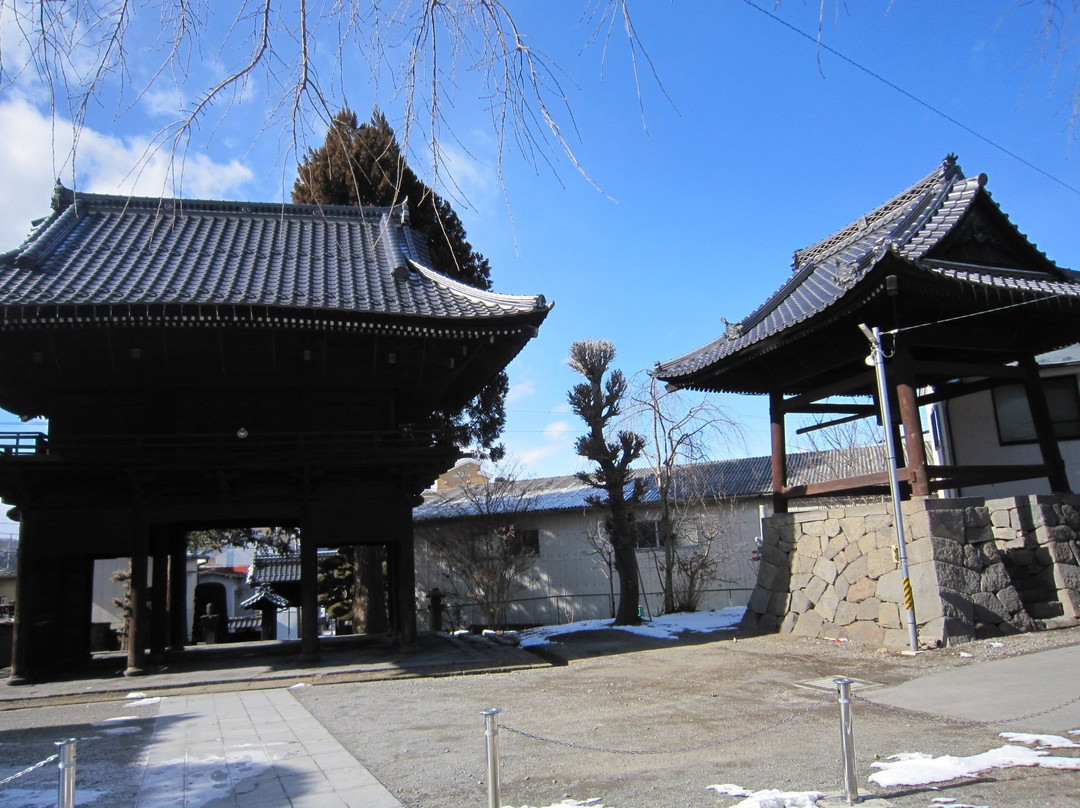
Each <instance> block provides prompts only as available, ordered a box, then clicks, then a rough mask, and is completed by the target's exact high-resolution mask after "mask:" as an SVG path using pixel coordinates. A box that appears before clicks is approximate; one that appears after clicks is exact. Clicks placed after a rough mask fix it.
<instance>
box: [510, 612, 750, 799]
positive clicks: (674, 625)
mask: <svg viewBox="0 0 1080 808" xmlns="http://www.w3.org/2000/svg"><path fill="white" fill-rule="evenodd" d="M745 611H746V609H745V608H744V607H742V606H731V607H729V608H727V609H719V610H718V611H711V612H680V613H677V614H665V615H661V616H660V617H654V618H653V619H652V620H646V621H644V622H643V623H642V624H641V625H639V626H614V625H612V624H611V620H581V621H578V622H577V623H566V624H565V625H561V626H540V627H538V628H530V629H527V630H525V631H522V632H521V633H520V635H519V637H520V641H521V645H522V646H523V647H527V646H535V645H543V644H545V643H547V642H550V641H551V640H552V639H553V638H555V637H558V636H560V635H562V634H575V633H577V632H579V631H598V630H601V629H608V628H610V629H616V630H618V631H627V632H630V633H631V634H638V635H640V636H643V637H655V638H657V639H662V640H673V639H676V638H677V637H678V636H679V635H681V634H685V633H708V632H711V631H730V630H734V629H735V628H736V626H738V625H739V622H740V621H741V620H742V618H743V614H744V613H745ZM571 804H572V803H571Z"/></svg>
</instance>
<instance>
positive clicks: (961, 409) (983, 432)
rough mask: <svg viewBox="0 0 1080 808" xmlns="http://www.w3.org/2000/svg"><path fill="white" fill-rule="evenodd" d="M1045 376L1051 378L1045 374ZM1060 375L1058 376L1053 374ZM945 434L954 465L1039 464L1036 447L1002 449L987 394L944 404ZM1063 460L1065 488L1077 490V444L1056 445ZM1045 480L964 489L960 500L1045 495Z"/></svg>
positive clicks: (1079, 451)
mask: <svg viewBox="0 0 1080 808" xmlns="http://www.w3.org/2000/svg"><path fill="white" fill-rule="evenodd" d="M1047 375H1048V376H1049V375H1051V374H1047ZM1057 375H1060V374H1057ZM948 419H949V432H950V436H951V439H952V451H953V460H954V462H955V463H956V464H957V465H972V466H974V465H984V464H985V465H1010V464H1012V465H1028V464H1038V463H1042V454H1041V453H1040V452H1039V445H1038V444H1037V443H1024V444H1018V445H1011V446H1002V445H1001V443H1000V442H999V440H998V432H997V421H996V420H995V417H994V402H993V397H992V395H991V394H990V393H989V392H984V393H977V394H975V395H970V396H961V397H960V398H955V399H953V400H952V401H950V402H948ZM1058 445H1059V446H1060V447H1061V455H1062V458H1063V459H1064V460H1065V470H1066V472H1067V474H1068V476H1069V486H1070V488H1072V490H1073V491H1077V490H1080V488H1078V487H1077V486H1080V440H1065V441H1061V442H1060V443H1059V444H1058ZM1049 493H1050V485H1049V484H1048V483H1047V481H1046V478H1045V477H1043V478H1040V479H1033V480H1017V481H1015V482H1006V483H997V484H994V485H977V486H968V487H966V488H964V489H963V490H962V491H961V494H962V495H963V496H979V497H985V498H987V499H998V498H1001V497H1007V496H1019V495H1021V494H1049Z"/></svg>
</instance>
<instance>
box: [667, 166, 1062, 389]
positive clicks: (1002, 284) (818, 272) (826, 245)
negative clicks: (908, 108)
mask: <svg viewBox="0 0 1080 808" xmlns="http://www.w3.org/2000/svg"><path fill="white" fill-rule="evenodd" d="M985 183H986V175H979V176H977V177H972V178H966V177H964V175H963V173H962V172H961V170H960V167H959V166H958V165H957V163H956V158H955V156H953V155H949V156H948V157H947V158H946V159H945V160H944V161H943V162H942V163H941V165H940V166H938V167H937V168H936V169H935V170H934V171H932V172H931V173H930V174H928V175H927V176H926V177H924V178H923V179H921V180H920V181H919V182H917V183H915V184H914V185H912V186H911V187H910V188H908V189H906V190H905V191H903V192H902V193H900V194H898V195H897V196H895V197H893V198H892V199H890V200H889V201H888V202H886V203H885V204H884V205H881V206H880V207H878V208H876V209H875V210H873V211H871V212H870V213H868V214H866V215H864V216H861V217H859V219H857V220H856V221H855V222H852V223H851V224H849V225H848V226H847V227H845V228H843V229H841V230H839V231H837V232H836V233H834V234H832V235H831V236H829V237H828V238H826V239H824V240H823V241H820V242H818V243H817V244H815V245H813V246H811V247H808V248H806V249H803V250H798V251H797V252H796V253H795V257H794V261H793V264H792V275H791V276H790V277H789V278H788V280H787V281H785V283H784V284H783V286H781V287H780V289H779V290H777V291H776V292H775V293H774V294H773V295H772V296H771V297H769V299H768V300H766V301H765V302H764V303H763V304H762V305H761V306H759V307H758V308H757V309H756V310H755V311H754V312H752V313H751V314H750V315H749V316H747V317H746V318H744V319H743V320H741V321H739V322H737V323H728V322H727V321H726V320H724V323H725V324H726V326H727V329H726V332H725V333H724V334H723V335H721V336H720V337H718V338H717V339H715V340H713V341H712V342H709V343H707V344H705V345H703V346H701V347H699V348H697V349H695V350H693V351H690V352H689V353H686V354H684V355H683V356H680V357H677V358H675V359H672V360H669V361H667V362H660V363H657V365H656V367H655V369H654V370H653V371H652V373H653V375H655V376H657V377H658V378H660V379H665V380H673V381H676V382H677V381H678V380H679V379H680V378H681V377H684V376H687V375H690V374H693V373H695V372H697V371H699V370H701V369H703V368H706V367H708V366H710V365H712V364H713V363H714V362H717V361H719V360H721V359H724V358H725V357H728V356H732V355H733V354H737V353H739V352H740V351H742V350H744V349H746V348H749V347H751V346H753V345H757V344H760V343H762V342H763V341H765V340H767V339H769V338H770V337H774V336H776V335H778V334H780V333H781V332H783V331H785V330H787V329H789V328H791V327H792V326H795V325H797V324H799V323H802V322H804V321H806V320H808V319H810V318H812V317H816V316H817V315H819V314H821V313H823V312H825V311H826V310H827V309H829V308H830V307H832V306H834V305H835V304H837V303H838V302H839V301H840V300H841V299H842V298H844V296H845V295H846V294H847V293H848V292H849V291H850V290H851V289H852V288H853V287H854V286H855V285H856V284H857V283H858V282H859V281H860V280H862V278H864V277H865V276H866V275H867V274H868V273H869V272H870V270H871V269H872V268H873V267H874V266H875V265H876V264H877V263H878V261H879V260H880V259H882V258H883V257H884V256H885V255H886V254H887V253H891V254H893V255H895V256H899V257H900V258H902V259H905V260H906V261H908V262H910V263H911V266H912V267H913V268H915V269H921V270H924V271H926V272H928V273H933V274H937V275H939V276H941V277H947V278H950V279H953V280H956V281H960V282H962V283H965V284H968V285H972V286H980V287H986V288H998V289H1008V290H1013V291H1021V292H1024V291H1026V292H1036V293H1042V294H1046V295H1055V296H1063V295H1064V296H1071V297H1077V298H1080V282H1078V278H1080V276H1078V275H1077V274H1076V273H1073V272H1070V271H1067V270H1063V269H1060V268H1058V267H1056V266H1055V265H1054V264H1053V263H1052V262H1051V261H1050V260H1049V259H1047V258H1046V256H1045V255H1043V254H1042V253H1040V252H1038V250H1037V249H1036V248H1035V247H1034V245H1031V244H1030V242H1028V241H1027V240H1026V239H1024V240H1025V242H1026V243H1027V244H1028V246H1029V248H1030V249H1031V250H1032V251H1033V252H1034V253H1035V254H1037V255H1038V256H1039V257H1040V262H1041V263H1042V264H1043V266H1042V267H1040V268H1038V270H1036V271H1029V270H1023V271H1017V270H1012V269H1008V268H998V269H994V268H990V267H987V268H974V267H971V266H958V265H955V264H953V265H950V264H949V263H947V262H944V261H940V260H938V261H935V260H934V259H933V258H932V257H929V256H928V253H930V252H931V251H932V250H933V248H934V247H936V246H937V245H939V244H940V243H941V242H942V240H943V239H945V238H946V236H948V235H949V234H950V233H951V232H952V231H953V229H954V228H955V227H956V226H957V225H958V224H959V223H960V221H961V219H963V217H964V216H965V214H967V212H968V211H969V210H970V209H971V207H972V205H973V204H974V203H975V200H976V199H977V198H980V197H985V199H987V200H989V201H990V204H992V205H994V208H995V209H997V210H998V211H999V212H1000V209H999V208H997V206H996V204H995V203H993V201H992V200H990V198H989V195H988V194H987V193H986V191H985V188H984V185H985ZM1001 215H1002V216H1003V217H1004V214H1003V213H1002V214H1001ZM1005 218H1006V219H1007V217H1005ZM1010 226H1011V225H1010ZM1014 230H1015V228H1014ZM1016 232H1017V234H1018V235H1019V236H1020V238H1024V237H1023V236H1022V235H1021V234H1019V231H1016Z"/></svg>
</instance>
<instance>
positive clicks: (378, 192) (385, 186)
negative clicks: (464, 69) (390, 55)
mask: <svg viewBox="0 0 1080 808" xmlns="http://www.w3.org/2000/svg"><path fill="white" fill-rule="evenodd" d="M292 201H293V202H297V203H301V204H319V205H372V206H378V207H386V206H389V205H395V204H400V203H405V204H407V205H408V210H409V225H410V226H411V227H412V228H413V229H414V230H416V231H417V232H418V233H420V234H421V235H422V236H423V238H424V239H425V240H426V243H427V248H428V253H429V255H430V257H431V264H432V269H434V270H436V271H437V272H441V273H442V274H444V275H447V276H449V277H451V278H454V279H455V280H458V281H461V282H462V283H466V284H468V285H469V286H474V287H476V288H478V289H488V288H490V286H491V281H490V279H489V277H488V276H489V273H490V267H489V266H488V262H487V259H486V258H484V256H483V255H481V254H480V253H478V252H476V251H475V250H474V249H473V248H472V245H471V244H470V243H469V241H468V239H467V238H466V233H465V226H464V225H463V224H462V223H461V219H459V218H458V215H457V213H455V212H454V210H453V208H452V207H451V206H450V203H449V202H447V201H446V200H445V199H443V198H442V197H440V196H439V195H438V194H437V193H435V192H434V191H433V190H432V189H431V188H429V187H428V186H427V185H425V184H424V183H423V182H421V181H420V179H419V178H418V177H417V176H416V174H415V173H414V172H413V170H412V169H411V168H409V166H408V164H407V163H406V161H405V157H404V156H403V155H402V153H401V147H400V146H399V144H398V141H397V137H396V135H395V134H394V130H393V128H392V127H391V126H390V124H389V123H388V122H387V120H386V118H385V116H383V114H382V113H381V112H379V110H377V109H376V110H375V111H374V112H372V115H371V121H370V122H369V123H365V124H361V123H359V122H358V121H357V117H356V113H354V112H353V111H352V110H350V109H348V108H346V109H343V110H341V111H340V112H339V113H338V114H337V115H335V116H334V119H333V121H332V122H331V124H330V128H329V130H327V133H326V140H325V142H324V143H323V145H322V146H320V147H319V148H317V149H309V150H308V153H307V154H306V155H305V156H304V159H303V161H302V162H301V163H300V166H299V167H298V170H297V178H296V182H295V183H294V184H293V192H292ZM508 389H509V381H508V379H507V377H506V374H505V373H499V374H498V376H496V377H495V378H494V379H492V380H491V381H490V382H489V383H488V384H487V386H486V387H484V389H483V390H481V392H480V394H479V395H477V396H476V398H474V399H473V400H472V401H470V402H469V403H468V404H467V405H466V406H465V407H464V408H462V409H461V410H460V411H458V412H443V413H440V414H439V415H440V416H441V418H442V420H443V421H444V423H445V424H446V425H447V426H448V427H450V428H452V430H453V432H454V434H455V439H456V440H457V442H458V443H459V444H461V445H469V444H474V445H476V446H478V447H480V448H481V449H483V450H484V451H485V452H486V453H487V455H488V457H489V458H490V459H491V460H492V461H495V462H497V461H499V460H500V459H501V458H502V456H503V455H504V454H505V449H504V447H502V446H500V445H496V443H495V442H496V441H497V440H498V438H499V435H500V434H501V433H502V429H503V426H504V425H505V423H506V409H505V402H506V393H507V390H508Z"/></svg>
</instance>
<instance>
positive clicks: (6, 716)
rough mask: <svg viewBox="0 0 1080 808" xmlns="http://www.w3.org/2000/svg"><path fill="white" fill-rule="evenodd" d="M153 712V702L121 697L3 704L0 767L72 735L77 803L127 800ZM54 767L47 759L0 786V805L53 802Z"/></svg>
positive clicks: (13, 766)
mask: <svg viewBox="0 0 1080 808" xmlns="http://www.w3.org/2000/svg"><path fill="white" fill-rule="evenodd" d="M2 686H3V685H0V687H2ZM157 713H158V707H157V705H156V704H153V703H145V704H141V705H140V706H134V705H133V704H132V703H131V702H129V701H125V700H117V701H108V702H99V703H92V704H65V705H61V706H40V707H29V708H25V709H18V710H4V711H2V712H0V761H2V766H3V769H2V771H3V772H4V773H5V774H7V772H9V771H11V770H15V771H22V770H23V769H25V768H26V767H29V766H32V765H33V764H34V763H37V762H39V761H41V760H44V759H45V758H47V757H49V756H50V755H52V754H54V753H55V752H57V748H56V741H58V740H64V739H67V738H74V739H75V740H76V744H75V766H76V786H77V788H76V798H77V799H76V801H77V805H78V806H79V808H97V806H101V807H102V808H105V806H109V807H110V808H114V807H118V806H124V805H132V804H133V803H134V802H135V794H136V792H137V789H138V784H139V780H140V778H141V777H142V773H143V768H142V763H143V761H144V760H145V752H144V749H145V748H146V746H147V745H148V744H149V742H150V738H151V736H152V735H153V732H154V723H155V721H156V719H157ZM57 772H58V770H57V764H56V762H52V763H49V764H47V765H45V766H42V767H41V768H39V769H36V770H35V771H33V772H30V773H29V774H26V775H24V776H23V777H20V778H18V779H16V780H14V781H12V782H11V783H8V784H7V785H3V786H0V806H3V807H4V808H21V807H22V806H40V807H41V808H44V807H45V806H52V805H55V804H56V797H57V780H58V777H57Z"/></svg>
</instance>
